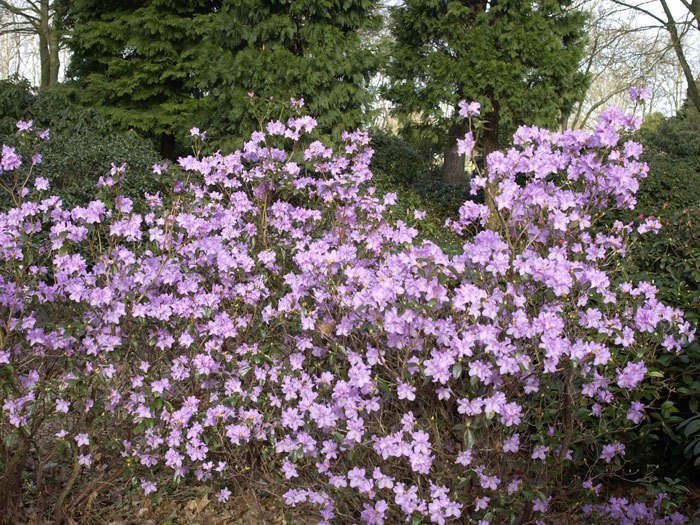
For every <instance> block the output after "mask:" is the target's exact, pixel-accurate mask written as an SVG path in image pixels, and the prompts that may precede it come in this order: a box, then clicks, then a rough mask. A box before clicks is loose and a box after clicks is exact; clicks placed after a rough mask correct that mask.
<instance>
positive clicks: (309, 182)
mask: <svg viewBox="0 0 700 525" xmlns="http://www.w3.org/2000/svg"><path fill="white" fill-rule="evenodd" d="M462 114H463V116H464V117H465V118H468V119H470V120H474V119H476V118H478V105H476V104H464V105H463V107H462ZM636 124H637V122H636V121H635V120H634V119H632V118H631V117H627V116H625V115H622V114H620V113H619V112H617V111H615V110H609V111H607V112H605V113H604V114H603V116H602V117H601V119H600V122H599V125H598V127H597V128H596V129H595V130H594V131H593V132H592V133H584V132H581V131H573V132H565V133H550V132H548V131H546V130H543V129H538V128H527V127H524V128H521V129H519V130H518V132H517V133H516V134H515V136H514V146H513V147H512V148H511V149H509V150H508V151H505V152H496V153H493V154H491V155H490V156H489V158H488V163H487V170H486V172H485V173H483V174H481V173H479V174H478V175H477V176H475V177H474V178H473V179H472V181H471V185H472V191H473V193H477V192H478V191H480V190H483V191H486V192H487V193H488V194H489V199H487V201H488V202H491V204H492V205H491V206H490V207H489V206H485V205H481V204H477V203H475V202H472V201H467V202H465V203H464V205H463V206H462V208H461V209H460V211H459V216H458V217H455V218H454V219H453V220H451V221H449V223H448V224H447V225H446V226H448V227H450V228H452V229H453V230H454V231H455V232H456V233H457V234H459V235H462V236H463V239H464V240H463V246H462V248H463V249H462V251H461V253H459V254H457V255H452V254H448V253H446V252H444V251H443V250H442V249H441V248H440V247H439V246H437V245H435V244H433V243H431V242H427V241H423V242H419V241H417V240H416V238H417V234H418V228H419V227H420V218H421V215H422V214H421V212H420V211H418V210H417V211H416V212H415V213H414V215H413V216H410V217H407V218H406V220H405V221H395V222H389V221H388V220H386V218H385V215H386V210H387V209H389V208H390V207H391V206H392V205H393V204H394V197H393V196H392V195H391V194H389V195H385V196H383V197H379V196H377V195H376V194H375V192H374V190H373V189H372V187H371V185H370V184H371V181H370V179H371V173H370V170H369V168H368V166H369V161H370V158H371V154H372V150H371V147H370V140H369V138H368V136H367V135H366V134H364V133H361V132H355V133H349V134H346V135H345V137H344V141H345V142H344V144H343V145H342V146H341V147H340V148H338V149H337V150H334V149H332V148H330V147H328V146H326V145H324V144H322V143H320V142H318V141H313V138H312V137H311V135H310V134H311V133H312V130H313V128H314V126H315V121H314V120H313V119H312V118H311V117H308V116H296V117H294V118H292V119H290V120H289V121H288V122H285V123H282V122H271V123H269V124H268V125H267V126H266V128H265V129H264V130H262V131H260V132H257V133H254V134H253V136H252V138H251V140H250V141H249V142H247V143H246V144H245V146H244V148H243V149H242V150H240V151H236V152H235V153H233V154H230V155H224V154H221V153H217V154H215V155H212V156H208V157H201V156H199V155H194V156H190V157H187V158H183V159H180V161H179V165H180V167H179V169H177V170H175V169H173V168H172V167H167V166H162V165H158V166H155V167H154V172H156V173H155V174H154V176H156V174H157V176H161V177H172V179H173V185H172V186H173V190H172V193H171V194H170V195H168V196H161V195H149V196H146V198H147V202H148V203H149V206H150V211H149V212H148V213H146V214H138V213H136V212H134V211H133V210H132V203H131V202H130V201H129V199H127V198H125V197H123V196H121V195H120V194H119V187H120V181H121V180H122V178H123V177H125V176H128V166H114V168H113V170H112V173H111V174H109V175H105V177H103V178H102V179H100V181H99V187H100V189H99V192H100V195H101V198H100V199H96V200H95V201H93V202H90V203H89V204H88V205H87V206H85V207H79V208H74V209H64V206H63V205H62V202H61V200H60V198H59V197H57V196H51V195H50V192H49V188H48V187H47V183H46V181H44V180H38V179H33V177H32V175H31V167H30V166H31V163H32V161H31V160H30V159H29V158H25V157H26V155H25V156H22V155H21V154H20V153H19V152H17V151H15V150H11V149H9V148H8V149H3V153H2V155H3V156H2V164H1V166H2V172H1V173H0V178H1V179H2V181H3V185H4V186H5V187H6V188H7V189H8V190H9V191H10V192H11V194H12V197H13V201H14V205H12V207H11V208H9V209H6V210H4V211H3V212H2V213H1V214H0V260H1V261H2V273H1V274H0V314H1V315H0V338H1V341H2V344H1V345H0V381H2V383H1V385H2V388H3V396H4V397H3V401H2V416H1V417H2V421H1V423H0V425H1V427H0V431H1V432H2V436H1V437H2V439H3V443H4V445H3V447H4V448H3V456H4V457H3V461H4V462H5V469H6V472H7V474H6V475H5V476H4V478H3V484H4V485H3V487H4V488H5V491H6V492H5V494H9V493H10V491H9V489H13V488H14V489H15V490H16V489H17V488H18V487H19V484H18V482H19V480H21V478H22V475H23V472H24V471H25V470H27V471H28V473H29V474H31V476H32V478H31V482H30V483H29V489H28V490H29V491H30V492H31V491H33V492H34V493H35V495H36V496H37V497H43V496H42V494H43V492H45V491H43V487H44V485H45V484H46V483H48V482H47V481H46V479H47V477H48V476H49V474H47V473H46V472H45V468H44V467H45V466H46V463H47V462H48V460H49V459H52V460H53V461H58V460H61V461H64V462H66V463H67V464H68V465H69V468H67V469H65V472H64V476H65V479H63V478H61V479H60V483H61V490H60V491H58V492H57V493H56V494H53V495H52V496H50V498H49V499H51V501H50V502H49V506H53V508H54V509H55V510H54V513H55V514H57V515H59V516H60V515H62V513H64V512H67V511H69V510H70V506H71V505H74V506H78V505H79V504H80V503H81V501H83V499H84V498H85V497H86V494H89V493H90V491H91V490H97V487H103V486H104V485H105V483H107V484H108V483H113V482H115V480H118V479H119V480H121V482H122V483H124V482H126V481H127V480H131V483H133V484H138V485H140V489H141V490H142V491H143V492H144V493H145V494H152V493H155V492H157V491H164V492H167V491H168V490H169V489H171V488H172V487H173V486H174V485H175V484H178V483H198V484H203V485H205V486H207V487H209V488H210V489H211V490H212V491H213V492H214V493H215V494H216V495H217V498H218V500H219V501H220V502H222V503H225V502H226V500H228V498H229V497H230V495H231V489H232V488H234V487H236V486H238V485H239V484H240V483H242V482H244V481H245V480H247V479H258V478H260V477H263V474H264V480H265V481H266V482H267V483H269V484H270V486H273V485H274V486H276V487H277V486H282V487H284V489H283V492H282V493H283V501H284V504H286V505H289V506H291V507H298V508H303V509H305V510H306V511H312V512H315V513H316V514H317V515H318V517H319V521H320V522H321V523H365V524H370V525H372V524H374V525H380V524H390V523H400V522H406V521H407V522H410V523H439V524H442V523H448V522H452V521H455V522H456V521H459V520H461V522H462V523H464V522H467V523H480V524H486V523H525V522H528V523H530V522H534V521H537V520H541V521H542V522H543V523H544V522H547V519H548V516H556V515H561V514H562V513H564V514H567V513H568V514H569V515H573V514H576V513H580V514H581V515H584V514H585V515H586V516H587V518H586V519H589V520H592V519H594V518H595V517H596V516H599V517H601V518H600V519H601V520H603V522H606V523H607V522H609V517H610V516H612V515H614V514H615V515H616V514H619V513H620V512H623V510H620V508H621V504H619V502H617V503H615V502H613V500H610V501H611V503H606V501H608V500H607V499H605V490H606V485H605V481H606V479H607V478H608V476H610V475H614V474H616V473H619V471H620V470H621V469H623V468H624V464H625V459H626V458H625V445H624V441H625V435H626V433H627V432H629V431H630V430H631V429H633V428H634V427H635V426H636V425H638V424H640V422H641V421H642V420H643V419H644V418H645V417H646V415H645V406H644V403H643V402H642V396H641V392H642V390H641V389H642V387H643V386H644V385H645V384H647V383H648V382H649V381H650V380H653V378H648V377H647V367H646V364H645V360H647V359H650V358H653V356H654V354H655V352H657V351H658V349H659V348H663V349H664V351H668V352H675V351H677V350H678V349H679V348H680V346H681V345H682V344H683V343H684V342H686V341H687V340H688V339H690V338H692V337H693V332H692V330H691V328H690V326H689V325H688V323H686V322H685V321H684V320H683V317H682V315H681V312H680V311H678V310H676V309H673V308H671V307H668V306H666V305H664V304H662V303H660V302H659V301H658V300H657V299H656V297H655V296H656V290H655V288H654V286H653V285H652V284H650V283H632V282H626V281H625V280H624V278H623V276H622V275H621V272H620V261H621V259H622V258H624V256H625V250H626V246H627V244H628V242H629V241H630V239H631V238H633V237H635V236H637V235H640V234H644V233H646V232H648V231H649V230H652V231H656V230H658V228H659V224H658V223H657V222H655V221H654V220H653V219H652V220H646V221H644V222H642V223H640V224H623V223H621V222H614V223H613V224H612V225H610V224H608V223H609V222H610V221H608V223H606V222H605V221H603V219H605V218H606V214H607V213H608V212H609V211H610V210H614V209H618V208H632V207H633V206H634V203H635V201H634V193H635V191H636V189H637V186H638V181H639V179H640V178H642V177H644V176H645V175H646V169H647V168H646V165H645V164H643V163H641V162H639V161H638V156H639V154H640V152H641V148H640V146H639V145H638V144H636V143H634V142H631V141H628V142H624V143H622V144H620V134H621V133H623V132H624V131H625V130H628V129H631V128H633V127H635V126H636ZM20 132H21V133H23V134H26V136H27V137H29V138H31V137H33V134H34V133H35V131H33V130H32V129H31V126H28V125H27V124H26V123H25V124H23V128H22V129H20ZM192 133H193V134H194V135H195V136H196V137H199V138H203V137H201V134H200V133H199V131H198V130H192ZM29 142H31V141H29ZM473 143H474V142H473V136H472V135H471V133H470V134H468V135H467V136H466V137H465V138H464V140H463V141H460V151H461V152H462V153H463V154H465V155H471V154H472V147H473ZM39 160H40V159H39V158H38V157H34V161H33V162H38V161H39ZM166 197H167V198H166ZM166 203H167V204H166ZM47 436H48V438H47ZM47 458H48V459H47ZM30 467H31V468H30ZM54 476H57V474H54ZM95 480H96V481H95ZM45 499H46V498H45ZM572 501H573V502H575V504H572ZM584 503H587V504H588V506H587V507H585V509H584V508H583V507H582V506H583V504H584ZM6 505H7V503H6ZM625 505H627V502H626V501H625ZM640 509H641V507H640V508H638V509H637V511H638V512H639V513H642V510H640ZM645 509H646V510H644V512H646V514H644V515H645V516H651V515H652V514H653V518H649V519H654V520H658V521H654V523H682V522H683V521H684V519H683V518H682V517H681V516H680V515H678V514H673V513H672V511H673V509H672V505H670V503H669V502H668V501H667V500H663V501H662V500H658V501H657V502H655V503H654V504H653V505H652V506H651V507H648V508H647V507H645ZM625 512H626V511H625ZM640 515H641V514H640ZM640 519H642V518H640ZM644 519H646V518H644ZM605 520H608V521H605ZM640 522H644V521H640ZM649 522H650V523H651V521H649Z"/></svg>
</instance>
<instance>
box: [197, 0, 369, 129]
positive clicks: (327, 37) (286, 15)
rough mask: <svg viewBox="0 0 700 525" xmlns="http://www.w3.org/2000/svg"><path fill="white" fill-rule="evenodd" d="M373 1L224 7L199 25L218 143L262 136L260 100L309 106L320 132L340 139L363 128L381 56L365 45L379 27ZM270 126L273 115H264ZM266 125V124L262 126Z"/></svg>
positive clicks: (247, 0)
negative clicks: (252, 96)
mask: <svg viewBox="0 0 700 525" xmlns="http://www.w3.org/2000/svg"><path fill="white" fill-rule="evenodd" d="M377 5H378V2H377V0H323V1H318V0H297V1H295V2H283V1H279V0H263V1H260V0H243V1H240V0H236V1H234V0H223V1H222V2H221V7H220V9H219V10H217V11H216V12H215V13H212V14H210V15H208V16H207V17H202V19H201V23H202V26H203V27H206V41H207V42H208V44H209V47H208V49H209V52H210V54H209V56H208V60H207V62H208V64H209V65H210V67H209V68H207V70H206V74H207V80H206V85H207V86H208V90H209V92H210V97H209V99H208V104H209V115H210V116H211V119H210V121H209V122H207V123H198V124H203V125H204V126H205V127H206V128H207V129H208V130H210V131H211V132H213V133H214V134H215V138H225V137H227V136H237V137H247V136H248V134H249V133H251V132H252V131H255V130H257V129H259V127H260V124H261V121H260V116H261V112H260V108H259V107H257V106H255V105H251V104H249V103H247V100H246V99H247V97H248V94H249V93H254V94H255V95H256V96H257V97H258V98H260V99H262V100H269V99H270V98H272V99H274V100H277V101H279V102H283V103H286V102H287V100H288V99H289V97H294V98H296V99H304V100H306V101H307V104H308V108H309V110H310V112H311V113H312V114H314V115H319V129H320V130H321V131H323V132H325V133H333V134H334V135H335V136H336V137H339V136H340V133H341V131H343V130H353V129H355V128H357V127H358V126H360V125H361V124H363V123H366V122H367V112H368V110H369V102H370V100H371V99H370V94H369V92H368V89H367V86H368V83H369V80H370V77H371V76H372V75H373V74H374V73H375V72H376V71H377V70H378V67H379V55H378V53H377V50H376V49H375V48H374V46H372V45H371V44H370V43H368V41H367V38H368V37H370V36H371V31H372V30H374V29H376V28H377V27H378V25H379V23H380V19H379V17H378V15H377ZM267 117H269V119H275V118H278V115H275V114H271V115H267ZM264 120H267V119H263V121H264Z"/></svg>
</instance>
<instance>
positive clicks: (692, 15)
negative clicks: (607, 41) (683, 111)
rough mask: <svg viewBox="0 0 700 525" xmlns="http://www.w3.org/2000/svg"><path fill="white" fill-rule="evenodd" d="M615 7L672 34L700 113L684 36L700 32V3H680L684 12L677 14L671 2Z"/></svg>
mask: <svg viewBox="0 0 700 525" xmlns="http://www.w3.org/2000/svg"><path fill="white" fill-rule="evenodd" d="M611 1H612V2H613V3H614V4H616V5H618V6H620V7H622V8H624V9H629V10H632V11H635V12H637V13H639V14H641V15H644V16H645V17H646V18H647V19H648V20H649V21H650V23H652V24H654V25H656V26H657V27H659V28H663V29H664V30H665V31H667V32H668V35H669V37H670V39H671V45H672V47H673V51H674V53H675V55H676V57H677V59H678V62H679V63H680V66H681V69H682V71H683V75H684V77H685V81H686V84H687V85H688V99H690V101H691V102H692V104H693V105H694V106H695V107H696V109H697V110H698V111H700V89H699V88H698V73H697V72H695V73H694V72H693V69H692V67H691V64H690V60H689V59H688V56H687V52H686V51H687V50H686V47H685V46H684V42H683V36H684V35H685V34H687V33H688V32H689V31H693V32H694V31H700V0H680V4H677V5H682V6H683V8H684V9H683V12H682V13H679V14H674V13H673V11H672V10H671V8H670V7H669V3H668V0H611Z"/></svg>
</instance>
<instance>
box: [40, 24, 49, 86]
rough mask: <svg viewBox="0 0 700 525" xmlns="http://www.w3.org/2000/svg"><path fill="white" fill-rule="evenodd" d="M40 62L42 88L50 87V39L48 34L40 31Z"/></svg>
mask: <svg viewBox="0 0 700 525" xmlns="http://www.w3.org/2000/svg"><path fill="white" fill-rule="evenodd" d="M39 62H40V64H41V80H40V82H39V87H40V88H41V89H44V88H47V87H49V85H50V84H51V53H50V52H49V41H48V38H46V35H45V34H44V33H43V32H42V33H39Z"/></svg>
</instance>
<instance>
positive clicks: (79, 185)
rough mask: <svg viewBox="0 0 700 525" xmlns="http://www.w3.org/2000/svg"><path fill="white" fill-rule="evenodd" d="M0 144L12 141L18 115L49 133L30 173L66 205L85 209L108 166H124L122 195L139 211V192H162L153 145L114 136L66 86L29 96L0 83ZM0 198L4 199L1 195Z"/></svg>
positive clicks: (16, 85) (20, 87) (18, 85)
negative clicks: (154, 169) (45, 182)
mask: <svg viewBox="0 0 700 525" xmlns="http://www.w3.org/2000/svg"><path fill="white" fill-rule="evenodd" d="M0 104H1V105H2V106H0V107H1V108H2V114H3V115H4V117H3V119H1V120H0V140H2V141H3V142H4V143H6V144H9V145H15V144H17V141H18V136H17V128H16V122H17V120H19V119H20V118H21V117H22V116H24V117H25V118H28V119H31V120H32V121H33V123H34V126H35V127H36V128H50V129H51V135H52V138H53V140H51V141H50V142H48V143H47V144H45V145H44V147H43V148H42V152H41V155H42V162H41V163H40V164H38V165H37V166H36V167H35V169H34V172H35V174H37V175H40V176H42V177H45V178H47V179H48V180H49V181H50V183H51V185H52V187H53V188H55V189H56V190H57V191H59V192H60V194H61V196H62V198H63V200H64V202H65V203H66V205H69V206H78V205H85V204H87V203H88V202H89V201H90V200H92V199H93V198H94V196H95V183H96V182H97V180H98V179H99V177H101V176H104V175H106V174H107V173H109V171H110V169H111V165H112V163H113V162H114V163H117V164H118V165H121V164H126V165H127V167H128V169H127V173H126V175H125V177H124V186H123V188H122V191H123V192H124V194H125V195H126V196H128V197H130V198H132V199H133V200H134V201H135V203H136V206H137V207H138V208H139V209H141V210H142V209H143V204H144V199H143V195H144V191H146V192H149V193H156V192H158V191H163V190H165V189H166V188H165V187H164V186H163V183H162V181H161V180H159V179H158V178H157V177H155V176H154V174H153V172H152V170H151V168H152V166H153V165H154V164H157V163H159V162H160V161H161V158H160V156H159V155H158V154H157V153H156V151H155V149H154V147H153V144H152V143H151V142H150V141H149V140H148V139H145V138H143V137H142V136H140V135H138V134H137V133H136V132H135V131H117V130H115V129H114V127H113V126H112V124H111V123H110V122H109V121H107V120H106V119H105V118H104V117H103V116H102V115H101V114H100V113H99V112H98V111H97V110H95V109H91V108H86V107H84V106H82V105H80V104H78V102H77V100H76V94H75V89H74V87H73V86H71V85H67V86H56V87H54V88H50V89H43V90H41V91H38V92H35V91H34V90H33V89H32V88H31V87H30V86H29V84H27V83H25V82H17V81H4V82H2V83H0ZM2 198H6V196H4V195H3V196H2Z"/></svg>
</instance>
